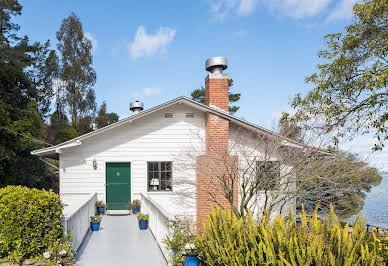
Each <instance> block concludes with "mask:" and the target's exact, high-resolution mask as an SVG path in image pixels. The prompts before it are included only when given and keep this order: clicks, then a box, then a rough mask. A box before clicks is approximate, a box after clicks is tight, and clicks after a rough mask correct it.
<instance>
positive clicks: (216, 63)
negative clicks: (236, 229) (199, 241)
mask: <svg viewBox="0 0 388 266" xmlns="http://www.w3.org/2000/svg"><path fill="white" fill-rule="evenodd" d="M226 68H227V60H226V58H225V57H212V58H210V59H208V60H206V70H207V71H209V72H210V73H209V75H208V76H207V77H206V80H205V104H206V105H208V106H210V107H213V108H217V109H220V110H221V111H224V112H226V113H228V112H229V85H228V79H229V77H228V75H227V74H223V73H222V71H223V70H225V69H226ZM205 138H206V139H205V142H206V143H205V145H206V151H205V154H204V155H201V156H198V157H197V167H196V168H197V180H196V182H197V200H196V205H197V228H198V230H199V232H201V231H202V220H203V219H204V218H206V217H207V214H208V212H209V211H210V210H211V208H212V207H213V206H216V205H217V204H216V203H215V200H216V201H217V202H218V203H219V204H220V205H222V206H223V207H228V206H229V207H230V204H229V202H228V200H227V199H226V198H225V197H224V196H223V195H221V194H222V193H220V192H219V191H220V189H217V187H218V185H219V184H218V183H219V182H218V181H217V180H218V178H219V177H220V176H222V174H224V173H227V168H226V167H225V160H228V161H229V162H231V165H232V164H234V165H236V164H237V157H235V156H229V154H228V146H229V121H228V120H227V119H225V118H222V117H220V116H218V115H216V114H213V113H209V112H208V113H206V128H205ZM237 187H238V185H237V184H235V186H234V188H235V189H234V192H235V193H233V194H234V202H235V204H236V205H237V202H238V198H237V197H238V193H237Z"/></svg>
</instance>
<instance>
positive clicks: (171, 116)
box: [164, 113, 173, 118]
mask: <svg viewBox="0 0 388 266" xmlns="http://www.w3.org/2000/svg"><path fill="white" fill-rule="evenodd" d="M164 118H173V114H172V113H165V114H164Z"/></svg>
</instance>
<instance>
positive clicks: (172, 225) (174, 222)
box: [162, 217, 196, 265]
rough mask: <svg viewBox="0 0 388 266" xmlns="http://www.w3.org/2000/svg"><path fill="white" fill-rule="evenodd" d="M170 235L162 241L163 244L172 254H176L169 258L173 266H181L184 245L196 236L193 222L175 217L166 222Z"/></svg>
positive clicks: (185, 218) (186, 218) (189, 219)
mask: <svg viewBox="0 0 388 266" xmlns="http://www.w3.org/2000/svg"><path fill="white" fill-rule="evenodd" d="M167 226H168V229H169V231H170V234H169V235H167V236H166V237H165V238H164V239H163V240H162V242H163V244H165V245H166V246H167V248H168V249H170V250H171V251H172V252H176V254H174V253H173V254H174V255H173V256H172V257H171V262H172V263H173V265H182V264H183V262H184V256H182V253H185V252H186V251H185V245H186V244H187V243H192V242H193V241H194V239H195V236H196V228H195V222H194V220H193V219H192V218H189V217H182V218H179V217H175V219H170V220H168V223H167Z"/></svg>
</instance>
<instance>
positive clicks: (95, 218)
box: [90, 215, 102, 223]
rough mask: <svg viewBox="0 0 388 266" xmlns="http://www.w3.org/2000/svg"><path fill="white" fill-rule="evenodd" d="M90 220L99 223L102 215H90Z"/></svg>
mask: <svg viewBox="0 0 388 266" xmlns="http://www.w3.org/2000/svg"><path fill="white" fill-rule="evenodd" d="M90 221H91V222H92V223H101V221H102V217H101V216H98V215H96V216H90Z"/></svg>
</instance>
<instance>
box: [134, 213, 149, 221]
mask: <svg viewBox="0 0 388 266" xmlns="http://www.w3.org/2000/svg"><path fill="white" fill-rule="evenodd" d="M137 219H138V220H142V221H148V220H149V219H150V216H149V215H148V214H142V213H139V214H138V215H137Z"/></svg>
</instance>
